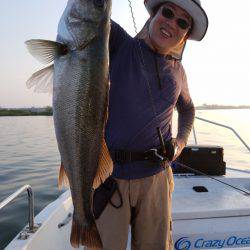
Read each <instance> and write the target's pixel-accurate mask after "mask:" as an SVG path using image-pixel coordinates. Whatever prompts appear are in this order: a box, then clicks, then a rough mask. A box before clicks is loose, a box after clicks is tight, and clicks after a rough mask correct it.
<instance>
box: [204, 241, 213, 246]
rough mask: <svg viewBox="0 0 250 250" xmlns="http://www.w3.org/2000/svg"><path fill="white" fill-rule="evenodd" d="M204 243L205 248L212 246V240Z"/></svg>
mask: <svg viewBox="0 0 250 250" xmlns="http://www.w3.org/2000/svg"><path fill="white" fill-rule="evenodd" d="M204 243H205V247H211V246H212V245H213V241H212V240H207V241H204Z"/></svg>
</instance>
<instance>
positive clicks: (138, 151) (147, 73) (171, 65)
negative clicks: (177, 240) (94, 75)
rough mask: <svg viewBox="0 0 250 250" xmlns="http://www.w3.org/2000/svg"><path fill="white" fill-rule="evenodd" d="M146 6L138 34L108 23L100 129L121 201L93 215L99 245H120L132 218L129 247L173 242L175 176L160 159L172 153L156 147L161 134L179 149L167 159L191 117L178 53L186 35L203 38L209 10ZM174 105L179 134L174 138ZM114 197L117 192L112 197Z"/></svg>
mask: <svg viewBox="0 0 250 250" xmlns="http://www.w3.org/2000/svg"><path fill="white" fill-rule="evenodd" d="M145 6H146V8H147V10H148V11H149V13H150V19H149V21H148V22H147V25H145V28H144V30H143V31H142V32H141V33H140V34H139V36H138V37H136V38H132V37H130V36H129V35H128V34H127V33H126V32H125V31H124V30H123V29H122V28H121V27H120V26H119V25H118V24H116V23H114V22H112V28H111V35H110V82H111V87H110V100H109V118H108V122H107V126H106V134H105V136H106V141H107V145H108V147H109V150H110V152H111V155H112V158H113V161H114V172H113V177H114V178H115V180H116V181H117V183H118V186H119V190H120V194H121V197H122V201H123V203H122V206H121V207H120V208H115V207H114V206H112V204H110V203H109V204H108V205H107V207H106V208H105V209H104V211H103V213H102V214H101V216H100V218H99V219H97V220H96V223H97V227H98V230H99V233H100V236H101V239H102V242H103V249H104V250H125V249H126V245H127V237H128V229H129V225H131V235H132V242H131V244H132V249H133V250H166V249H172V231H171V230H172V229H171V227H172V226H171V192H172V190H173V177H172V171H171V167H170V166H169V161H165V163H164V164H163V162H164V161H161V160H162V157H163V158H164V157H165V156H166V155H168V156H169V154H168V153H169V152H165V151H164V147H163V146H161V140H160V138H161V137H160V136H159V134H161V135H162V137H163V139H164V142H165V143H166V145H168V144H170V145H172V146H174V148H175V149H177V150H175V154H174V156H173V157H169V158H172V159H168V160H170V161H171V160H174V159H176V158H177V157H178V155H179V154H180V153H181V151H182V149H183V148H184V147H185V145H186V143H187V140H188V136H189V134H190V131H191V128H192V125H193V120H194V113H195V111H194V105H193V102H192V100H191V97H190V95H189V91H188V85H187V79H186V75H185V72H184V69H183V67H182V65H181V62H180V58H181V55H182V52H183V49H184V46H185V43H186V40H187V39H193V40H201V39H202V38H203V37H204V35H205V33H206V30H207V26H208V20H207V16H206V14H205V12H204V10H203V9H202V8H201V6H200V2H199V0H170V1H164V0H148V1H145ZM175 106H176V107H177V111H178V134H177V138H176V140H171V138H172V134H171V120H172V114H173V110H174V108H175ZM157 128H160V130H159V129H158V130H157ZM162 147H163V148H162ZM168 148H169V147H166V149H168ZM170 148H171V147H170ZM167 151H168V150H167ZM119 202H120V197H119V195H118V192H116V193H115V194H114V195H113V197H112V203H113V204H119Z"/></svg>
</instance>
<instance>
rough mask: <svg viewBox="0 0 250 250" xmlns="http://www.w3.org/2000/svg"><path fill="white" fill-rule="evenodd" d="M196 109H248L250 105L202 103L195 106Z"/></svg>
mask: <svg viewBox="0 0 250 250" xmlns="http://www.w3.org/2000/svg"><path fill="white" fill-rule="evenodd" d="M195 108H196V109H197V110H198V109H250V106H247V105H239V106H233V105H218V104H206V103H204V104H203V105H202V106H196V107H195Z"/></svg>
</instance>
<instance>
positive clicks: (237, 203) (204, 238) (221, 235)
mask: <svg viewBox="0 0 250 250" xmlns="http://www.w3.org/2000/svg"><path fill="white" fill-rule="evenodd" d="M220 180H223V181H225V182H227V183H230V184H232V185H235V186H237V187H240V188H242V189H244V190H246V191H250V173H249V172H248V173H247V172H245V173H241V172H240V171H234V170H230V171H228V173H227V176H225V177H220ZM193 186H205V187H206V188H207V189H208V191H209V192H206V193H197V192H195V191H194V190H193ZM249 198H250V197H249V196H247V195H246V194H244V193H243V192H240V191H237V190H235V189H233V188H231V187H228V186H225V185H223V184H221V183H218V182H215V181H213V180H211V179H209V178H206V177H194V176H189V177H187V176H186V177H184V176H175V191H174V194H173V239H174V242H175V249H231V248H237V249H244V250H245V249H250V199H249ZM72 211H73V207H72V200H71V196H70V192H69V191H66V192H65V193H64V194H62V195H61V196H60V197H59V198H58V199H57V200H55V201H54V202H53V203H51V204H49V205H48V206H47V207H46V208H45V209H44V210H43V211H41V212H40V213H39V214H38V215H37V216H36V217H35V223H36V224H38V223H41V226H40V228H39V229H38V231H37V232H36V233H34V234H31V235H30V237H29V238H28V239H26V240H20V239H18V236H19V235H17V237H16V238H15V239H13V241H12V242H11V243H10V244H9V245H8V246H7V248H6V250H14V249H18V250H24V249H25V250H44V249H46V250H50V249H51V250H69V249H74V248H72V247H71V245H70V241H69V238H70V231H71V220H69V221H68V223H67V224H66V225H65V226H62V227H61V228H58V225H59V224H60V223H62V222H64V221H65V220H66V219H67V216H68V214H69V213H72ZM66 221H67V220H66ZM79 249H83V247H81V248H79ZM129 249H130V234H129V240H128V247H127V250H129Z"/></svg>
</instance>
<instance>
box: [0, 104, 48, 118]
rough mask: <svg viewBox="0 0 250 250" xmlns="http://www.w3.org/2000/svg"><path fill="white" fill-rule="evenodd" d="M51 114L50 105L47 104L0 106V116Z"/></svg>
mask: <svg viewBox="0 0 250 250" xmlns="http://www.w3.org/2000/svg"><path fill="white" fill-rule="evenodd" d="M38 115H39V116H41V115H42V116H51V115H53V111H52V107H50V106H47V107H44V108H34V107H32V108H14V109H8V108H1V107H0V116H38Z"/></svg>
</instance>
